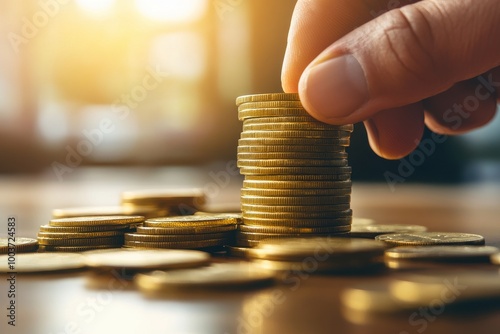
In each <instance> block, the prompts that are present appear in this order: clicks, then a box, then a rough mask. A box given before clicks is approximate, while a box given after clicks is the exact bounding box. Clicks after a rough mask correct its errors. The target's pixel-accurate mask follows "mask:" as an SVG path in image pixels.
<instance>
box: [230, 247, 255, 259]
mask: <svg viewBox="0 0 500 334" xmlns="http://www.w3.org/2000/svg"><path fill="white" fill-rule="evenodd" d="M224 248H225V249H226V250H227V253H228V255H229V256H233V257H242V258H247V257H248V249H249V248H248V247H238V246H228V245H225V246H224Z"/></svg>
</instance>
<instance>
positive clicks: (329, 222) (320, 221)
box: [243, 217, 351, 227]
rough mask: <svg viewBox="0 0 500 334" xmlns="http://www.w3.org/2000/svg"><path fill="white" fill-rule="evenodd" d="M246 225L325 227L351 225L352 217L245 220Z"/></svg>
mask: <svg viewBox="0 0 500 334" xmlns="http://www.w3.org/2000/svg"><path fill="white" fill-rule="evenodd" d="M243 223H244V224H246V225H258V226H292V227H325V226H339V225H350V224H351V217H342V218H280V219H273V218H267V219H264V218H246V217H244V218H243Z"/></svg>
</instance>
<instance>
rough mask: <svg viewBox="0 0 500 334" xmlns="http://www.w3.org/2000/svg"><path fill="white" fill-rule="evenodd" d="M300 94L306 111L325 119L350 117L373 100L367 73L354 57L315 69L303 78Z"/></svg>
mask: <svg viewBox="0 0 500 334" xmlns="http://www.w3.org/2000/svg"><path fill="white" fill-rule="evenodd" d="M299 90H300V92H301V96H303V100H304V101H303V102H304V105H305V107H306V108H307V109H312V110H310V111H311V112H312V113H315V114H317V116H320V118H324V119H336V118H343V117H346V116H349V115H350V114H352V113H353V112H355V111H356V110H357V109H359V108H360V107H361V106H362V105H363V104H365V103H366V102H367V101H368V99H369V94H368V85H367V83H366V78H365V73H364V72H363V69H362V68H361V65H360V64H359V62H358V61H357V60H356V58H354V57H353V56H351V55H345V56H341V57H338V58H333V59H329V60H327V61H324V62H321V63H319V64H317V65H313V66H312V67H311V68H310V69H308V70H306V73H304V74H303V76H302V78H301V80H300V86H299ZM308 107H309V108H308Z"/></svg>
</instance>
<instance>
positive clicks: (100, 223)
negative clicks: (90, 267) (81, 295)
mask: <svg viewBox="0 0 500 334" xmlns="http://www.w3.org/2000/svg"><path fill="white" fill-rule="evenodd" d="M142 222H144V217H142V216H95V217H74V218H59V219H52V220H50V222H49V224H48V225H42V226H40V232H38V243H39V245H40V246H39V251H62V252H83V251H87V250H93V249H103V248H117V247H121V246H122V245H123V236H124V234H125V232H129V231H130V230H131V229H132V228H135V227H136V226H137V225H138V224H142Z"/></svg>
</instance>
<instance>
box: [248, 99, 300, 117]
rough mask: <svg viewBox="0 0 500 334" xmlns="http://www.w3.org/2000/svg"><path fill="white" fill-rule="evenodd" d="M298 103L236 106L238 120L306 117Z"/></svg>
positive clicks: (249, 103) (268, 102)
mask: <svg viewBox="0 0 500 334" xmlns="http://www.w3.org/2000/svg"><path fill="white" fill-rule="evenodd" d="M308 115H309V114H308V113H307V111H306V110H305V109H304V107H303V106H302V103H300V101H265V102H248V103H243V104H240V105H239V106H238V118H239V119H240V120H244V119H247V118H254V117H275V116H277V117H280V116H308Z"/></svg>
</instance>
